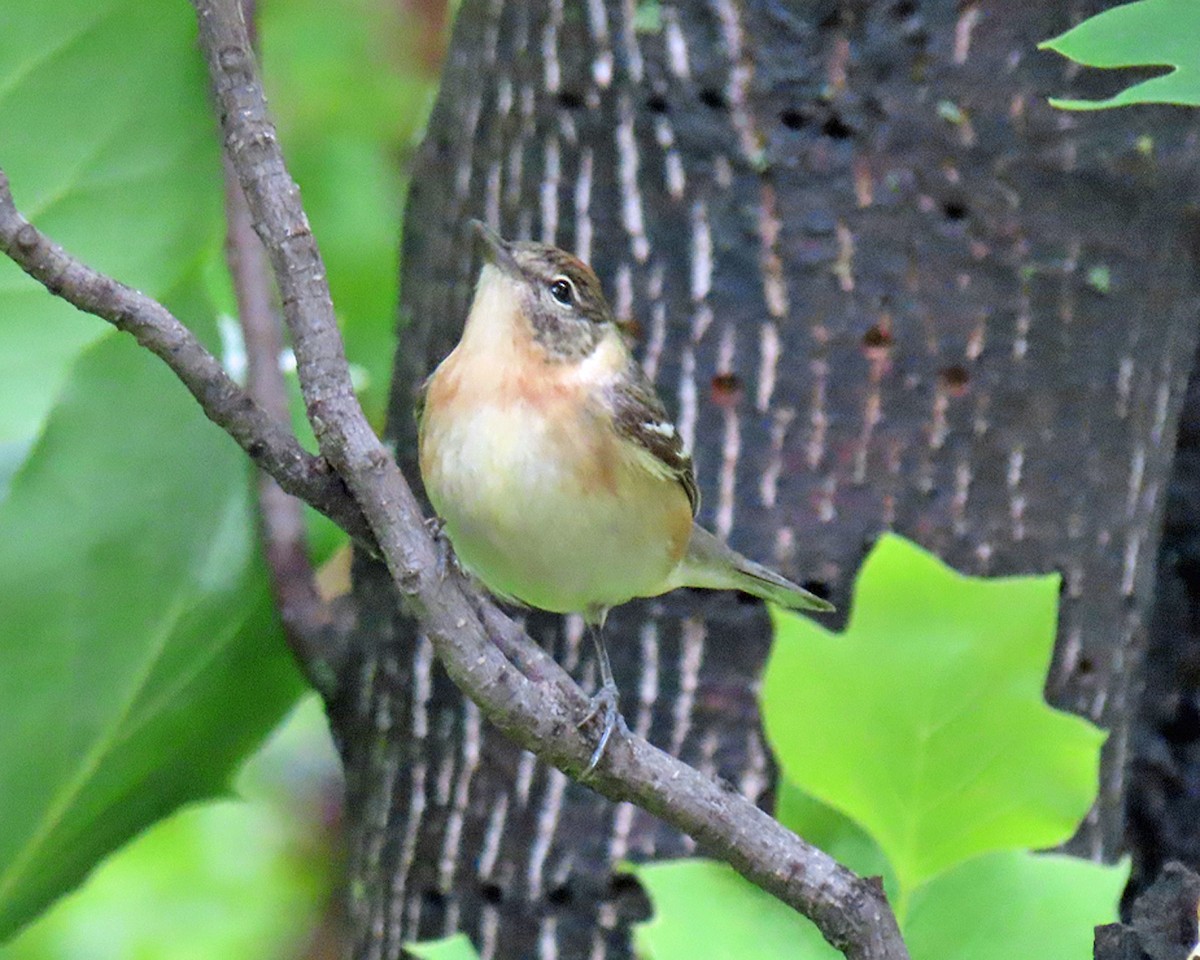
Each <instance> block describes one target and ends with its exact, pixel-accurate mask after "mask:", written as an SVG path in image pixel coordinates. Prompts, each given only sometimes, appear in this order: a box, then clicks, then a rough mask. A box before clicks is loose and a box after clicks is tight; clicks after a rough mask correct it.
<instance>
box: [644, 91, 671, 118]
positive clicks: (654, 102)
mask: <svg viewBox="0 0 1200 960" xmlns="http://www.w3.org/2000/svg"><path fill="white" fill-rule="evenodd" d="M646 109H647V110H649V111H651V112H652V113H666V112H667V111H668V110H670V109H671V106H670V104H668V103H667V98H666V97H664V96H663V95H662V94H661V93H654V94H651V95H650V97H649V99H647V100H646Z"/></svg>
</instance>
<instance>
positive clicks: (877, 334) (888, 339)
mask: <svg viewBox="0 0 1200 960" xmlns="http://www.w3.org/2000/svg"><path fill="white" fill-rule="evenodd" d="M892 343H893V340H892V335H891V334H890V333H888V331H887V330H885V329H883V327H881V326H880V325H879V324H875V325H874V326H872V327H871V329H870V330H868V331H867V332H866V333H864V334H863V338H862V344H863V346H864V347H866V348H867V349H868V350H886V349H887V348H888V347H890V346H891V345H892Z"/></svg>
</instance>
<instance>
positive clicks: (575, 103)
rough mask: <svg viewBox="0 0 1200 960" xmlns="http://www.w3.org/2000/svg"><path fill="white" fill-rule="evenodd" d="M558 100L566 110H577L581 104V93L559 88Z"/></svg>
mask: <svg viewBox="0 0 1200 960" xmlns="http://www.w3.org/2000/svg"><path fill="white" fill-rule="evenodd" d="M558 102H559V104H560V105H561V106H564V107H566V108H567V109H568V110H578V109H579V108H580V107H582V106H583V94H581V93H577V92H576V91H574V90H560V91H559V92H558Z"/></svg>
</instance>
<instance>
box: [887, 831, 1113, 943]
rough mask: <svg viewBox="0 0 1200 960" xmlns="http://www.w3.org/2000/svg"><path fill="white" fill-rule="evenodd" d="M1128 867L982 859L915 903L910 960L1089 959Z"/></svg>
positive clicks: (1047, 857) (1019, 855)
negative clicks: (1095, 932)
mask: <svg viewBox="0 0 1200 960" xmlns="http://www.w3.org/2000/svg"><path fill="white" fill-rule="evenodd" d="M1128 879H1129V865H1128V863H1126V864H1122V865H1118V866H1108V865H1105V864H1100V863H1092V862H1091V861H1088V860H1079V859H1077V858H1075V857H1068V856H1064V855H1062V854H1035V853H1029V852H1028V851H1023V850H1020V851H1018V850H1007V851H1003V852H1000V853H992V854H988V855H987V856H983V857H978V858H976V859H975V860H971V861H970V862H968V863H964V864H962V865H961V866H959V867H957V868H955V869H954V870H951V871H950V872H949V873H946V874H943V875H942V876H940V877H938V878H937V879H936V880H933V881H932V882H930V883H929V884H928V885H927V886H925V887H924V888H923V889H922V890H921V891H920V892H918V893H917V894H916V895H915V896H914V897H913V899H912V903H911V906H910V909H909V913H908V918H907V922H906V923H905V925H904V938H905V941H906V942H907V944H908V948H909V951H910V953H911V954H912V956H913V960H942V958H945V960H951V958H960V957H962V958H965V957H970V958H971V960H1012V958H1014V957H1047V958H1053V960H1090V958H1091V956H1092V937H1093V930H1094V928H1095V927H1096V926H1097V925H1099V924H1102V923H1112V922H1113V921H1114V920H1115V919H1116V917H1117V903H1118V902H1119V900H1120V899H1121V891H1122V890H1124V888H1125V883H1126V881H1127V880H1128Z"/></svg>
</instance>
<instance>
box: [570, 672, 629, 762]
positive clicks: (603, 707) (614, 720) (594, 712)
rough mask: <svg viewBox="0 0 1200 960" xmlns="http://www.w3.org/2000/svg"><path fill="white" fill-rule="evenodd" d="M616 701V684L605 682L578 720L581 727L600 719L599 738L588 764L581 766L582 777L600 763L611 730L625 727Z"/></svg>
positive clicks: (610, 737) (611, 732) (610, 736)
mask: <svg viewBox="0 0 1200 960" xmlns="http://www.w3.org/2000/svg"><path fill="white" fill-rule="evenodd" d="M617 702H618V693H617V686H616V684H614V683H608V684H605V685H604V686H602V687H601V688H600V689H599V690H597V691H596V695H595V696H593V697H592V701H591V705H590V709H589V710H588V713H587V716H586V717H584V718H583V719H582V720H581V721H579V726H580V727H581V728H582V727H585V726H587V725H588V724H589V723H591V722H592V721H593V720H596V719H599V721H600V740H599V741H598V742H597V744H596V749H595V750H593V751H592V758H591V759H590V760H589V761H588V765H587V766H586V767H584V768H583V774H582V776H584V777H586V776H589V775H590V774H591V773H592V771H594V770H595V769H596V766H597V764H599V763H600V758H601V757H603V756H604V750H605V748H606V747H607V746H608V741H609V740H610V739H612V735H613V731H615V730H616V729H617V726H618V725H620V726H621V727H622V728H623V729H627V728H625V718H624V717H622V716H621V711H620V710H619V709H617Z"/></svg>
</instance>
